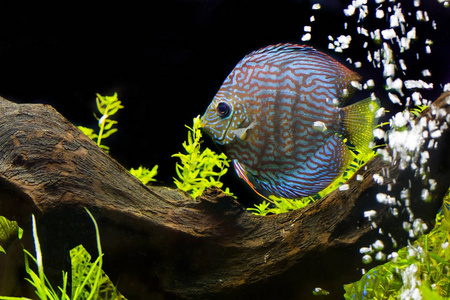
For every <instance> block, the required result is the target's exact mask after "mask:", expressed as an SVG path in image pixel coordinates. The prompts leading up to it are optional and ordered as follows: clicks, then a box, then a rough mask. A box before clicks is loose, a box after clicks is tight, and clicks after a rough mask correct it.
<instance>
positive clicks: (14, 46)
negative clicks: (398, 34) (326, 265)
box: [0, 0, 450, 199]
mask: <svg viewBox="0 0 450 300" xmlns="http://www.w3.org/2000/svg"><path fill="white" fill-rule="evenodd" d="M316 2H320V1H313V2H312V1H302V0H297V1H295V0H277V1H275V0H273V1H264V0H258V1H256V0H241V1H230V0H209V1H208V0H166V1H149V2H144V1H141V2H139V3H137V1H136V3H134V2H126V3H125V2H115V3H100V2H91V3H89V4H86V3H83V2H79V1H77V2H75V1H73V2H70V1H69V2H68V1H48V2H47V3H46V4H42V3H37V2H34V3H33V4H27V3H24V2H19V1H15V2H14V3H8V4H5V3H2V4H1V5H0V13H1V21H0V24H1V26H0V96H3V97H5V98H7V99H9V100H12V101H15V102H19V103H46V104H50V105H52V106H54V107H55V108H56V109H57V110H58V111H59V112H61V113H62V114H63V115H64V116H65V117H66V118H68V119H69V120H70V121H71V122H73V123H74V124H76V125H84V126H90V127H95V126H96V121H95V119H94V118H93V116H92V112H93V111H94V110H95V102H94V100H95V93H100V94H103V95H105V94H106V95H110V94H112V93H114V92H117V93H118V94H119V97H120V99H121V100H122V101H123V104H124V106H125V109H124V110H123V111H121V112H120V113H119V114H118V115H117V117H116V119H117V120H118V121H119V126H118V128H119V131H118V133H116V134H115V135H114V136H112V137H110V138H108V139H107V140H105V144H106V145H108V146H110V147H111V152H110V153H111V155H112V156H113V157H115V158H116V159H117V160H118V161H119V162H120V163H121V164H123V165H124V166H125V167H126V168H130V167H138V166H139V165H141V164H142V165H144V166H147V167H152V166H153V165H155V164H158V165H159V174H158V176H157V179H159V180H160V181H161V183H165V184H171V182H172V177H173V176H174V174H175V172H174V170H175V162H176V161H177V160H176V159H174V158H171V155H172V154H174V153H176V152H179V151H181V150H182V146H181V143H182V142H183V141H184V140H185V138H186V129H185V128H184V124H189V125H191V124H192V119H193V118H194V117H195V116H197V115H199V114H203V112H204V110H205V109H206V107H207V105H208V104H209V103H210V101H211V100H212V98H213V97H214V95H215V93H216V92H217V90H218V89H219V88H220V86H221V84H222V82H223V80H224V79H225V77H226V76H227V75H228V74H229V72H231V70H232V69H233V67H234V66H235V64H236V63H237V62H238V61H239V60H240V59H241V58H242V57H243V56H244V55H246V54H247V53H249V52H251V51H252V50H255V49H258V48H260V47H263V46H266V45H269V44H274V43H279V42H295V43H303V42H301V40H300V38H301V36H302V35H303V26H304V25H312V28H313V32H312V36H313V38H312V40H311V41H308V42H306V43H308V44H310V45H313V46H314V47H316V48H318V49H319V50H324V51H325V52H327V53H329V54H331V55H332V56H333V57H335V58H336V59H338V60H340V61H342V62H345V59H346V58H347V57H352V58H354V60H355V61H356V60H361V61H362V62H363V67H362V68H360V69H357V71H358V72H359V73H360V74H362V75H363V76H364V77H365V78H366V79H368V78H373V79H375V81H376V83H377V89H378V90H377V89H376V92H377V95H378V96H379V97H380V98H381V100H382V103H383V105H385V106H386V107H388V108H389V109H390V110H391V114H392V113H394V112H395V111H399V110H402V109H403V108H402V107H400V106H398V105H397V106H393V105H391V102H390V101H389V100H388V99H387V97H386V95H387V93H386V92H384V91H383V79H382V76H381V70H379V69H378V70H376V69H374V68H373V67H372V66H371V64H369V63H367V61H366V56H367V50H365V49H363V48H362V43H363V42H364V41H365V40H367V38H363V37H361V36H357V35H356V34H355V26H360V25H363V26H365V27H366V28H367V29H369V30H373V29H374V28H376V27H377V26H379V25H378V24H384V25H383V26H386V24H387V23H386V20H376V19H374V18H373V17H368V18H366V19H365V20H364V22H362V23H358V22H357V19H358V17H357V15H358V13H356V14H355V16H353V17H350V18H346V17H345V16H344V14H343V12H342V9H343V8H345V7H347V5H348V4H349V3H350V1H321V2H323V3H322V9H321V10H319V11H312V10H311V5H312V4H313V3H316ZM369 2H374V1H369ZM386 2H387V1H386ZM400 2H401V3H402V7H403V8H404V9H405V11H406V10H409V11H411V12H412V13H413V14H412V15H411V16H407V17H408V20H409V21H408V22H409V25H411V26H416V27H417V31H418V35H419V38H418V40H417V41H415V42H414V43H413V46H412V47H413V50H411V51H409V52H408V53H403V54H402V53H396V59H397V58H404V59H405V60H406V62H407V64H408V71H407V74H405V75H402V79H417V78H421V76H420V72H421V70H423V69H430V70H431V72H432V73H433V77H432V78H431V79H430V78H424V80H425V81H427V82H430V81H432V82H434V83H435V89H434V90H432V91H425V92H423V95H424V96H425V97H426V98H427V99H435V98H436V96H437V95H438V94H439V93H440V91H442V86H440V84H441V83H446V82H450V71H449V66H450V60H449V55H448V54H449V49H450V47H449V45H450V44H449V40H450V23H449V21H448V19H449V18H448V17H449V13H450V9H448V8H444V7H443V6H442V5H441V4H439V3H438V2H437V0H427V1H421V6H420V7H419V8H414V7H413V6H412V4H411V3H410V2H412V1H400ZM385 5H387V6H392V5H393V4H391V3H385ZM376 6H378V5H375V4H373V3H370V5H369V9H370V11H371V14H373V10H374V8H375V7H376ZM417 9H420V10H426V11H428V14H429V17H430V19H431V20H436V23H437V30H433V29H432V27H431V21H430V22H417V21H416V20H415V16H414V13H415V11H416V10H417ZM311 15H314V16H315V18H316V21H315V22H314V23H312V24H310V21H309V18H310V16H311ZM344 22H347V23H348V29H347V30H344ZM384 28H386V27H384ZM341 34H351V35H352V36H353V41H352V44H351V47H350V49H349V50H347V51H345V52H344V53H335V52H333V51H331V50H328V49H327V45H328V42H329V41H328V39H327V36H328V35H332V36H333V37H337V36H339V35H341ZM426 38H429V39H431V40H433V42H434V45H433V48H432V53H431V54H424V51H423V49H424V41H425V39H426ZM369 40H370V39H369ZM377 47H379V46H377V45H375V44H374V43H372V42H371V43H370V44H369V49H376V48H377ZM393 48H394V49H395V46H393ZM416 53H419V57H420V59H419V60H417V58H416ZM367 94H368V93H367V92H366V94H364V93H361V94H360V95H355V96H354V99H355V100H358V99H362V97H366V96H367ZM205 143H206V144H207V145H209V146H212V145H211V144H210V142H209V141H206V142H205ZM225 182H226V185H228V186H230V187H231V190H232V191H234V192H237V194H238V195H241V194H240V193H243V194H242V195H244V194H246V193H247V190H245V188H244V191H242V190H241V189H242V188H243V184H242V183H238V179H237V176H235V175H234V172H230V173H228V174H227V176H226V178H225ZM247 195H248V194H247ZM241 199H242V198H241Z"/></svg>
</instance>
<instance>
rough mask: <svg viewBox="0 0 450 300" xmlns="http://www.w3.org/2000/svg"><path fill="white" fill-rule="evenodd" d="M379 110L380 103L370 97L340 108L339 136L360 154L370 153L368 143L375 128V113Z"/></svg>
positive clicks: (376, 120)
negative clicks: (340, 124)
mask: <svg viewBox="0 0 450 300" xmlns="http://www.w3.org/2000/svg"><path fill="white" fill-rule="evenodd" d="M379 108H380V101H379V100H378V99H375V100H372V99H371V98H370V97H369V98H366V99H364V100H361V101H359V102H357V103H355V104H352V105H349V106H345V107H342V108H341V117H342V127H341V134H342V135H343V136H344V137H346V138H347V139H348V141H349V142H350V143H351V144H352V145H354V146H355V147H356V150H358V151H360V152H363V153H367V152H369V151H370V148H369V143H370V142H371V141H372V139H373V133H372V132H373V130H374V129H375V127H376V126H377V122H378V118H377V117H376V112H377V110H378V109H379Z"/></svg>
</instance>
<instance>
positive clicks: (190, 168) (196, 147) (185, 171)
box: [172, 116, 232, 199]
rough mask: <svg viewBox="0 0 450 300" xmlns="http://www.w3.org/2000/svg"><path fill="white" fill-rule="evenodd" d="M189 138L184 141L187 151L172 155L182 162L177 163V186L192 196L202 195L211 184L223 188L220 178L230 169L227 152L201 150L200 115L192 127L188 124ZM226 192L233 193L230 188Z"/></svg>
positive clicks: (175, 179)
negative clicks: (218, 152)
mask: <svg viewBox="0 0 450 300" xmlns="http://www.w3.org/2000/svg"><path fill="white" fill-rule="evenodd" d="M186 127H187V128H188V129H189V131H188V139H187V141H184V142H183V148H184V150H185V152H186V153H181V152H180V153H177V154H174V155H172V157H178V158H179V159H180V161H181V163H176V173H177V176H178V179H177V178H174V182H175V184H176V186H177V187H178V188H179V189H180V190H183V191H185V192H188V193H189V194H190V195H191V196H192V198H194V199H195V198H196V197H198V196H200V195H201V194H202V193H203V191H204V190H205V189H207V188H208V187H211V186H215V187H218V188H222V186H223V183H222V182H220V178H221V177H222V176H223V175H224V174H225V173H226V172H227V171H228V168H229V166H230V163H229V160H228V159H227V157H226V156H225V154H223V153H221V154H217V153H216V152H214V151H212V150H211V149H209V148H206V149H204V150H201V147H200V145H201V143H202V141H203V140H202V132H201V129H200V128H201V121H200V116H197V117H196V118H194V121H193V125H192V128H191V127H189V126H187V125H186ZM225 193H228V194H230V195H232V194H231V193H230V191H229V189H228V188H227V189H225Z"/></svg>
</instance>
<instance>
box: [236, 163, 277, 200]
mask: <svg viewBox="0 0 450 300" xmlns="http://www.w3.org/2000/svg"><path fill="white" fill-rule="evenodd" d="M233 165H234V169H235V170H236V173H237V174H238V176H239V177H240V178H242V179H243V180H244V181H245V182H246V183H247V184H248V185H249V186H250V188H251V189H252V190H253V191H254V192H255V193H256V194H258V195H259V196H260V197H262V198H264V199H265V200H267V201H269V202H273V200H270V199H269V198H267V197H266V196H264V195H263V194H261V193H260V192H259V191H258V190H257V189H256V187H255V186H254V185H253V183H252V182H251V181H250V179H249V178H248V176H247V174H248V172H247V170H246V169H245V168H244V166H243V165H242V164H241V163H239V161H237V160H236V159H234V160H233Z"/></svg>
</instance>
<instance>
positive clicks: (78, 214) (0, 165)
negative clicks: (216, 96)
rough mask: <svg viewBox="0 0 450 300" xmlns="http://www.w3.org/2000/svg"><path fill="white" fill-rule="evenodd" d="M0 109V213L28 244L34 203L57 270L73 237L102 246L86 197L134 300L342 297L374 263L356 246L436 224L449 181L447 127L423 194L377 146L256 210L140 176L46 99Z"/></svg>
mask: <svg viewBox="0 0 450 300" xmlns="http://www.w3.org/2000/svg"><path fill="white" fill-rule="evenodd" d="M439 108H440V109H442V110H441V111H440V113H436V110H437V109H439ZM443 111H445V112H446V116H445V114H442V112H443ZM449 113H450V95H449V94H446V95H443V96H441V97H440V98H439V99H438V100H436V101H435V103H434V108H432V109H428V110H427V111H425V112H423V114H422V115H421V117H420V118H425V119H426V120H427V121H429V120H436V121H437V122H438V123H439V124H444V123H445V122H448V121H449V117H448V115H449ZM0 116H1V118H0V193H1V198H0V212H1V213H0V215H5V216H7V217H9V218H12V219H15V220H17V221H18V222H19V223H20V225H21V226H23V227H25V229H26V231H25V232H26V234H25V237H24V241H23V242H24V243H25V244H26V245H27V244H28V245H29V246H30V248H31V245H32V244H31V243H32V240H31V237H30V235H29V234H27V231H28V232H29V230H27V228H28V227H29V224H30V214H31V213H35V214H36V215H37V216H38V226H39V227H38V230H39V235H40V237H41V244H42V247H43V252H44V261H45V263H46V268H47V269H46V270H47V274H48V275H49V276H50V277H54V278H59V277H60V275H61V274H60V270H61V269H62V268H66V269H67V268H69V266H68V262H67V259H66V256H67V251H68V250H69V249H70V248H72V247H74V246H76V245H78V244H80V243H82V244H84V245H85V246H86V247H87V248H88V250H89V251H90V252H91V253H95V238H94V233H93V228H92V223H91V222H90V221H89V219H88V218H87V216H86V213H85V212H84V210H83V209H82V208H83V207H88V208H89V209H90V210H91V211H92V212H93V213H94V216H95V217H96V219H97V221H98V223H99V227H100V234H101V239H102V244H103V250H104V252H105V257H104V259H105V263H104V269H105V271H106V272H107V273H108V275H110V277H111V278H112V279H113V281H114V282H117V283H118V287H119V290H120V291H121V292H122V293H123V294H124V295H125V296H127V297H129V299H152V297H153V298H154V299H178V298H190V299H211V298H214V299H233V298H238V299H250V298H249V297H260V298H261V299H307V298H309V297H310V295H311V291H312V289H313V288H314V287H316V286H320V287H322V288H324V289H327V290H329V291H331V292H332V293H334V297H335V298H338V297H340V296H342V293H343V291H342V284H344V283H348V282H351V281H354V280H357V279H358V278H359V276H360V274H361V271H360V269H361V268H366V269H367V268H370V267H372V266H374V264H375V263H374V264H371V265H368V266H367V265H363V264H362V263H361V254H360V253H359V249H360V248H361V247H363V246H368V245H370V244H372V243H373V242H374V241H375V240H382V241H383V242H384V244H385V246H386V248H385V249H384V252H385V253H389V252H390V251H391V250H395V249H396V248H394V246H393V243H392V239H391V237H390V236H388V233H389V234H390V235H391V236H392V237H393V238H394V239H395V240H396V242H397V247H400V246H403V245H405V244H406V241H407V239H408V238H409V236H408V232H406V231H405V230H404V229H402V225H403V222H410V221H411V220H410V214H409V213H408V212H407V211H408V210H410V211H412V212H413V214H414V217H415V218H421V219H422V220H423V221H424V222H425V223H427V224H428V225H429V226H428V227H429V228H430V227H432V225H433V220H434V217H435V214H436V212H437V210H438V209H439V207H440V205H441V203H440V201H441V200H442V197H443V195H444V193H445V191H446V190H447V189H448V187H449V186H450V155H449V153H450V151H449V145H450V134H449V130H446V131H444V132H442V135H441V136H440V137H439V138H437V139H436V140H437V141H438V147H437V148H429V149H428V148H427V147H428V144H429V143H428V140H427V142H426V143H424V145H423V149H421V150H423V151H425V150H427V151H428V152H429V153H430V159H429V162H428V168H427V174H428V175H427V176H428V177H430V178H433V179H435V180H436V183H437V184H436V186H435V188H434V189H433V190H432V191H430V195H431V200H429V201H427V202H425V201H423V200H422V198H421V192H422V190H423V189H425V188H429V182H428V180H427V179H428V177H427V178H425V179H426V180H424V177H423V176H418V175H417V174H415V173H417V171H415V170H412V169H410V168H406V169H403V170H402V169H401V168H399V167H398V161H397V160H395V159H394V161H393V162H386V161H384V160H383V158H382V157H377V158H375V159H373V160H372V161H370V162H369V163H368V164H367V165H366V166H365V167H364V168H362V169H361V170H360V171H359V172H358V174H359V175H362V176H363V180H362V181H361V180H360V181H358V180H356V176H354V177H353V178H352V179H350V180H349V182H348V185H349V189H348V190H342V191H340V190H336V191H335V192H333V193H331V194H329V195H328V196H326V197H325V198H323V199H321V200H319V201H317V202H316V203H314V204H313V205H310V206H308V207H306V208H304V209H301V210H298V211H293V212H290V213H285V214H280V215H271V216H265V217H259V216H254V215H251V214H249V213H248V212H246V211H245V210H244V209H242V208H241V206H240V205H239V204H238V203H237V202H236V201H235V200H234V199H232V198H230V197H228V196H227V195H225V194H224V193H222V192H221V191H220V190H218V189H210V190H207V191H206V192H205V193H204V194H203V195H202V196H201V197H199V198H198V199H197V200H193V199H192V198H190V197H189V196H188V195H186V194H185V193H183V192H181V191H179V190H175V189H170V188H167V187H152V186H150V187H149V186H144V185H142V184H141V183H140V182H139V181H138V180H137V179H135V178H134V177H133V176H132V175H130V174H129V173H128V171H127V170H125V169H124V168H123V167H122V166H121V165H120V164H119V163H117V162H116V161H115V160H114V159H112V158H111V157H110V156H109V155H107V154H106V153H104V152H103V151H102V150H100V149H99V148H98V147H97V146H96V145H95V143H93V142H92V141H91V140H90V139H89V138H87V137H86V136H84V135H83V134H82V133H81V132H80V131H79V130H78V129H77V128H76V127H75V126H74V125H72V124H71V123H70V122H68V121H67V120H66V119H65V118H63V117H62V116H61V115H60V114H59V113H58V112H56V111H55V110H54V109H53V108H52V107H50V106H46V105H29V104H20V105H19V104H15V103H12V102H9V101H7V100H5V99H0ZM446 117H447V120H445V118H446ZM429 139H431V137H430V138H429ZM374 174H379V175H380V176H382V177H383V183H382V184H377V183H375V181H374V179H373V175H374ZM404 188H409V189H410V190H411V201H410V202H411V203H410V207H409V209H408V210H407V209H405V206H404V204H403V203H402V202H401V201H400V200H399V199H400V192H401V191H402V190H403V189H404ZM379 193H385V194H388V195H390V196H392V197H396V199H398V201H397V204H396V208H397V211H398V215H396V214H395V213H393V209H392V207H391V206H389V205H385V204H381V203H379V202H378V201H377V200H376V195H377V194H379ZM368 210H375V211H376V212H377V214H376V216H374V217H373V218H372V220H368V218H365V217H364V215H363V212H364V211H368ZM375 227H376V228H375ZM380 228H381V229H382V232H381V233H380V230H379V229H380ZM27 240H28V242H27ZM9 252H10V251H9ZM2 262H3V263H4V261H1V260H0V263H2ZM0 267H1V266H0ZM10 269H11V268H10ZM53 275H54V276H53ZM4 276H6V275H4ZM0 279H1V278H0ZM14 284H16V285H18V284H19V285H20V283H14ZM0 291H1V288H0ZM158 297H159V298H158Z"/></svg>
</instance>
